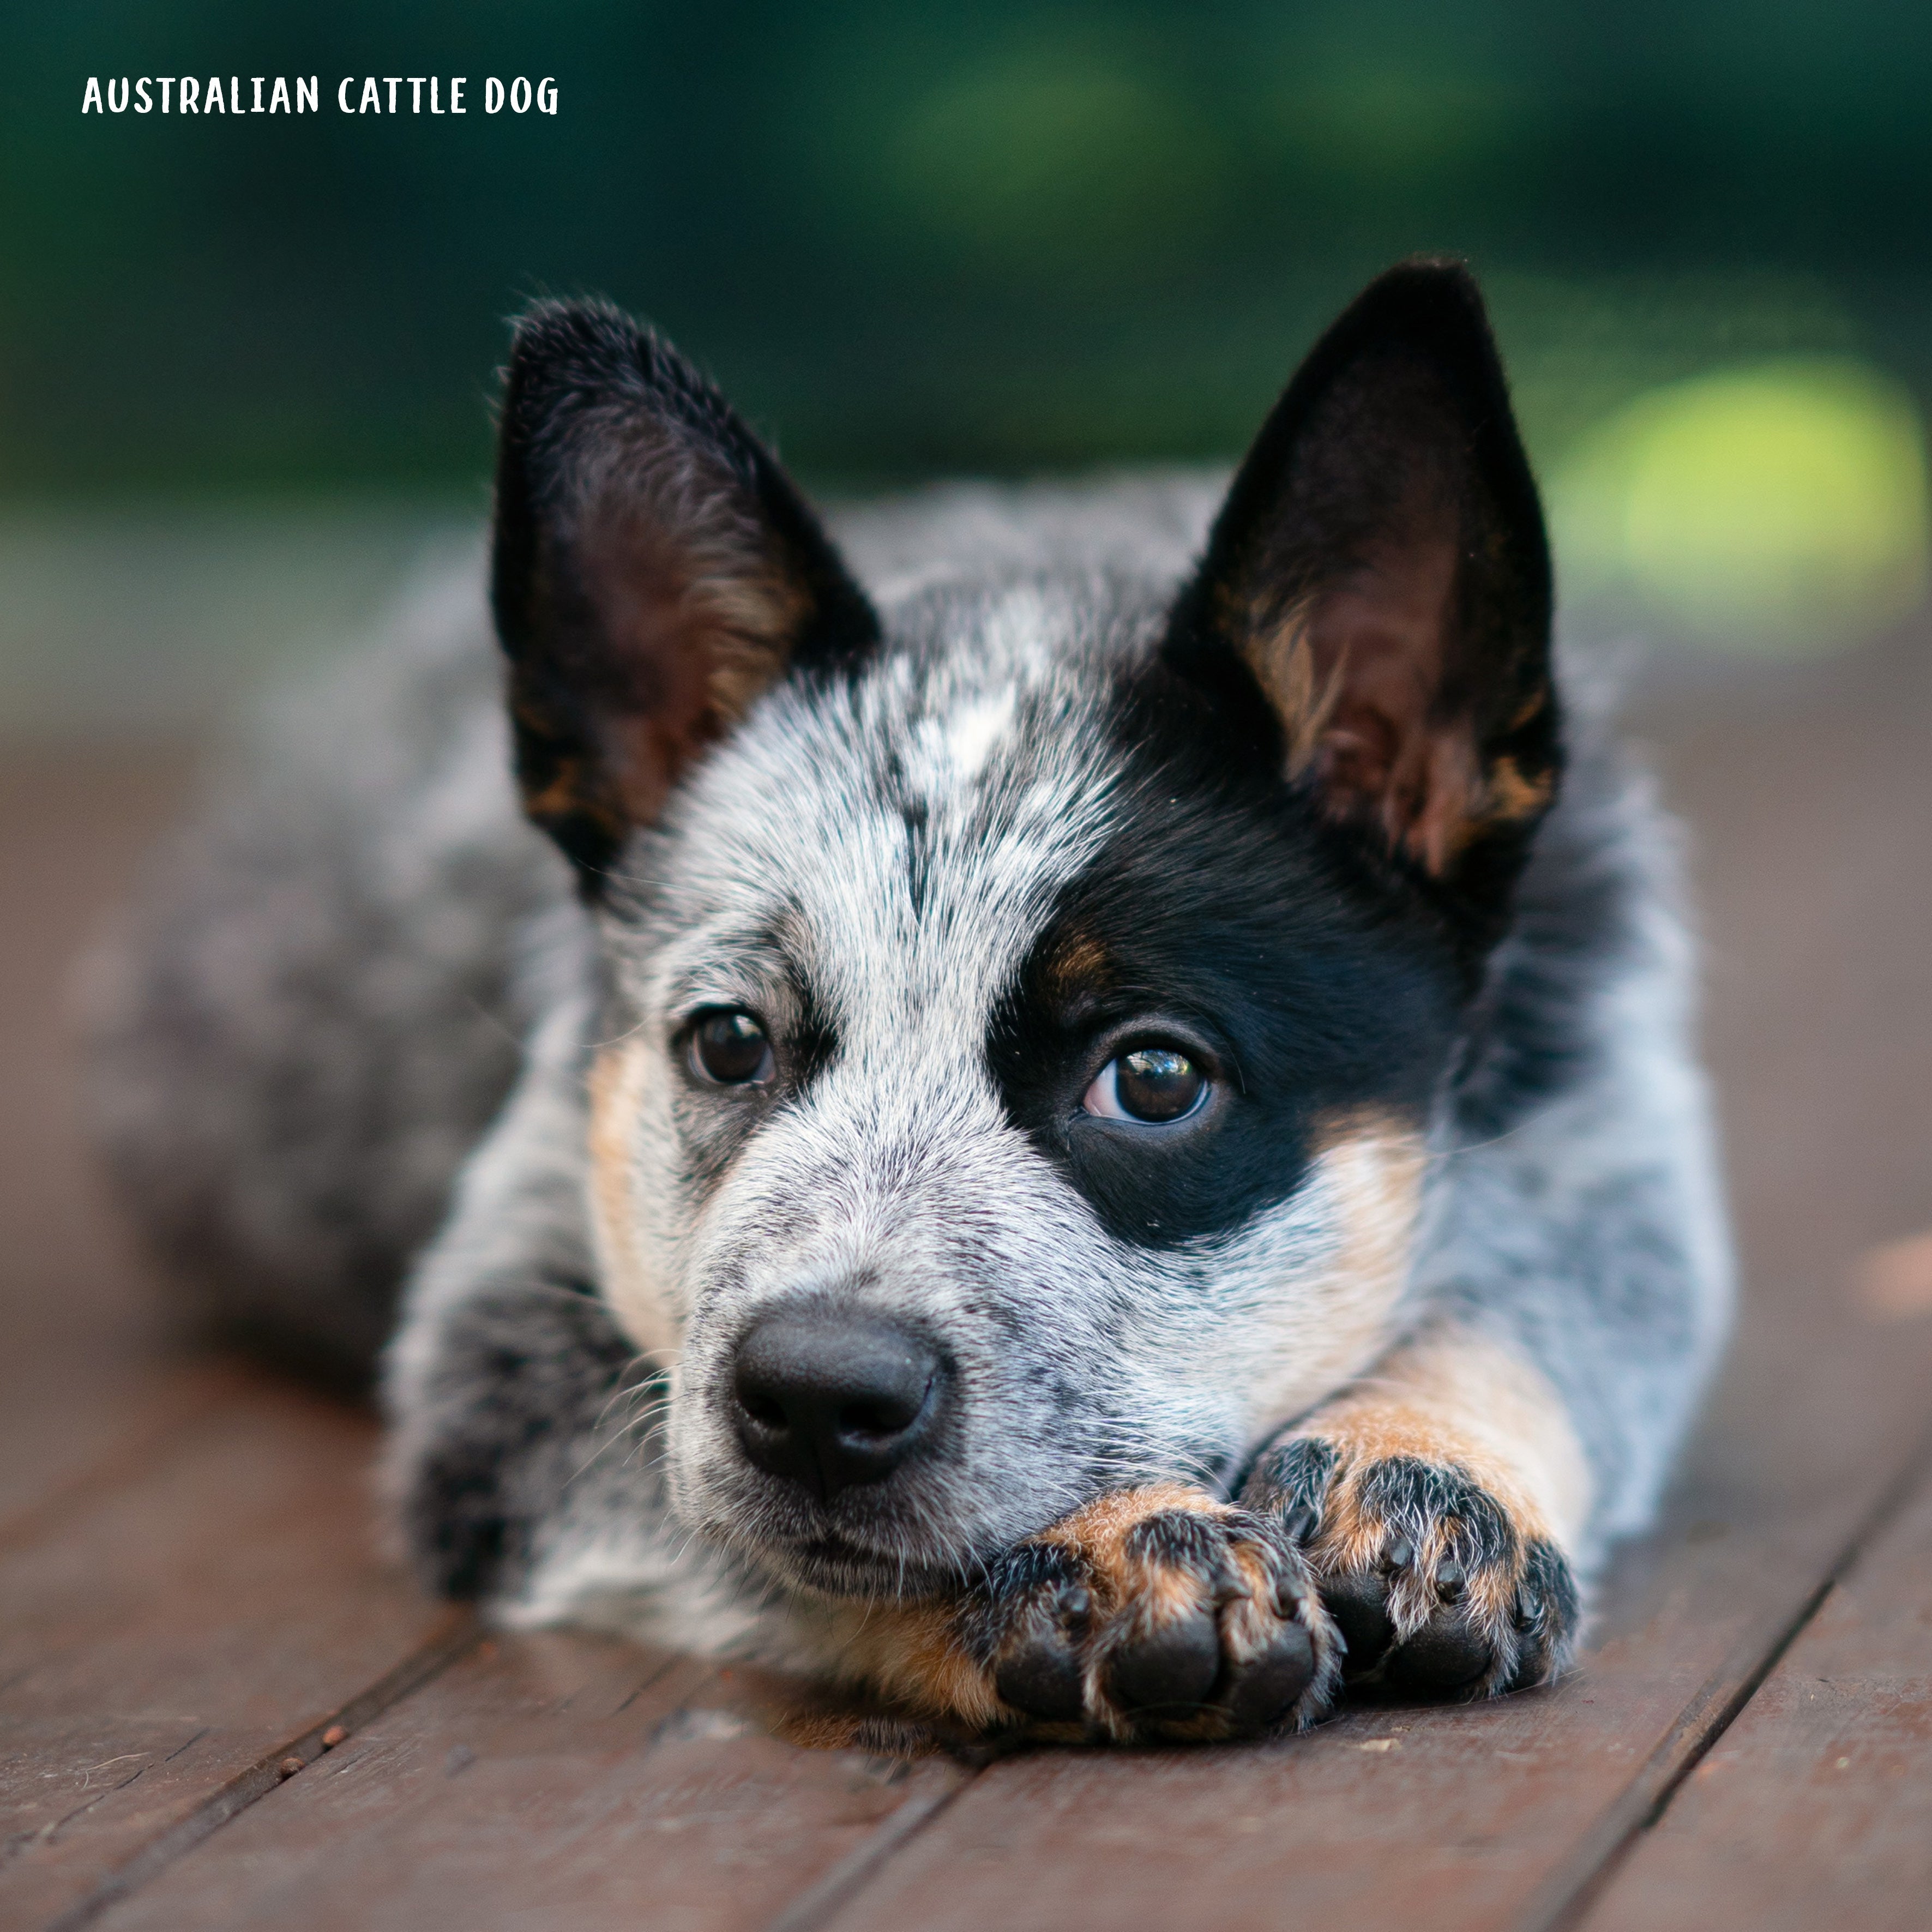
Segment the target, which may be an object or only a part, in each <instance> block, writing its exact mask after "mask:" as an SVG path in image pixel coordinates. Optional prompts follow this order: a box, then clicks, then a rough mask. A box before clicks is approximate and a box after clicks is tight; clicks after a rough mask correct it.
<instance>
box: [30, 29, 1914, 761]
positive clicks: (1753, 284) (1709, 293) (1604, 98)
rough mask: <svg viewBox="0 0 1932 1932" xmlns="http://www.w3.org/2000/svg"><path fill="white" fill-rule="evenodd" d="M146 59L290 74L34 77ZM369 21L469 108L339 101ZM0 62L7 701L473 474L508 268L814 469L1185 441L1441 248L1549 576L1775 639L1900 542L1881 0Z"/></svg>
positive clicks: (96, 664)
mask: <svg viewBox="0 0 1932 1932" xmlns="http://www.w3.org/2000/svg"><path fill="white" fill-rule="evenodd" d="M141 74H148V75H160V74H171V75H178V74H193V75H197V76H202V77H205V76H207V75H209V74H220V75H223V76H226V75H229V74H235V75H239V76H240V77H242V80H243V86H244V88H245V89H246V87H247V86H248V79H249V77H252V76H254V75H256V74H262V75H264V76H270V77H272V76H275V75H277V74H284V75H287V76H290V77H293V76H296V75H297V74H302V75H307V74H319V75H320V77H321V80H322V96H323V112H321V113H319V114H315V115H306V116H303V117H301V118H291V117H288V116H282V115H276V116H268V115H262V116H248V117H239V118H227V117H223V116H218V115H216V116H208V115H204V116H199V117H183V116H181V115H178V114H176V115H170V116H167V117H163V115H160V114H159V113H151V114H148V115H145V116H142V115H136V114H134V113H131V112H129V113H121V114H118V115H114V114H110V115H91V114H90V115H85V116H83V114H82V113H81V111H80V110H81V102H82V96H83V88H84V86H85V84H86V80H87V78H88V77H89V76H90V75H95V76H98V77H101V79H102V80H103V82H104V83H105V82H106V81H107V80H109V79H110V78H111V77H121V76H129V77H132V76H136V75H141ZM365 74H378V75H387V74H401V75H404V76H407V75H410V74H421V75H428V74H437V75H440V76H444V77H447V76H449V75H452V74H463V75H466V76H468V77H470V92H469V104H470V108H471V111H470V112H469V113H468V114H467V115H464V116H463V117H461V118H455V117H451V116H447V115H446V116H444V117H442V118H431V117H430V116H429V115H428V114H427V113H425V114H423V115H410V114H409V113H403V114H401V115H398V116H397V117H395V118H389V117H388V116H386V115H385V116H377V115H362V116H344V115H341V113H338V112H337V111H336V110H335V88H336V83H337V82H338V80H340V79H341V77H344V76H345V75H355V76H362V75H365ZM491 74H494V75H499V76H501V77H504V78H505V79H508V78H509V77H514V76H515V75H517V74H523V75H526V76H528V77H530V78H531V79H532V80H535V79H537V78H538V77H542V76H551V77H554V78H555V80H556V83H557V86H558V89H559V98H560V111H559V113H557V114H556V115H554V116H546V115H541V114H538V113H528V114H526V115H520V116H519V115H514V114H513V113H508V112H505V113H500V114H498V115H493V116H492V115H486V114H484V113H482V112H481V111H480V109H481V101H480V99H479V98H478V97H479V95H480V92H481V79H482V77H484V76H486V75H491ZM0 87H3V88H4V91H5V114H4V116H0V345H3V346H4V353H0V573H4V576H5V581H6V582H7V584H8V585H9V586H10V595H9V597H8V598H7V610H6V613H5V616H0V703H5V706H6V709H7V716H8V718H9V719H10V721H12V722H13V723H14V724H16V725H17V726H20V727H23V728H25V727H28V726H30V725H32V724H34V723H35V722H36V721H41V722H46V721H58V720H59V719H60V718H63V717H65V715H67V713H68V712H70V711H72V712H74V713H75V715H80V713H81V712H86V715H87V716H88V717H89V718H92V719H95V720H96V721H98V720H99V719H101V718H110V719H112V718H124V720H125V721H136V722H138V721H141V720H143V719H155V718H167V717H170V716H172V715H173V714H172V712H170V710H169V706H174V707H175V710H177V711H180V712H181V715H184V716H185V715H187V712H188V711H189V710H191V709H192V708H193V705H194V704H195V703H199V702H200V701H201V698H200V697H199V696H198V695H197V694H199V693H201V692H202V691H204V688H212V685H211V680H212V682H213V684H219V683H220V682H221V678H220V676H217V674H216V673H217V671H219V670H220V667H222V666H224V665H226V664H229V662H230V661H233V662H235V663H238V664H239V663H240V662H242V661H243V660H244V659H246V660H248V661H251V662H252V661H254V658H255V657H256V656H257V655H260V654H261V653H263V652H266V653H268V654H269V655H273V654H274V653H275V652H278V651H280V652H295V651H299V650H302V649H307V648H308V647H309V642H310V641H311V640H313V639H314V637H319V636H320V635H321V634H323V633H324V632H326V631H329V630H330V629H331V628H339V627H340V626H341V625H342V624H343V623H344V622H349V621H353V619H355V618H356V616H359V615H360V614H362V612H363V611H364V610H365V608H366V607H367V605H368V603H369V602H370V601H371V599H372V598H374V596H375V595H377V593H378V592H379V591H380V589H382V588H383V586H386V585H387V584H388V583H390V582H392V581H393V580H394V577H395V574H396V571H398V568H400V567H401V564H402V562H403V561H404V559H405V558H406V557H407V555H408V554H409V553H410V552H412V551H413V550H414V549H415V548H416V547H417V546H418V545H419V544H420V543H421V542H422V541H424V540H425V538H430V537H433V536H434V535H435V533H437V532H439V531H442V530H446V529H447V530H455V529H463V528H466V527H467V526H469V525H471V524H472V523H474V521H475V519H476V517H478V515H479V514H481V508H482V506H483V504H484V478H486V475H487V466H488V444H489V423H488V400H489V398H490V394H491V391H492V387H493V371H494V368H495V367H496V364H497V362H498V361H499V358H500V356H501V354H502V348H503V344H504V341H505V332H504V328H503V318H504V317H505V316H506V315H508V314H510V313H511V312H512V311H514V309H515V308H516V307H517V305H519V304H520V303H521V302H523V301H525V300H526V299H528V298H529V297H530V296H532V295H534V294H537V293H571V292H575V291H581V290H592V291H596V292H599V293H607V294H609V295H611V296H614V297H615V298H616V299H618V300H619V301H621V302H623V303H625V304H626V305H628V306H630V307H631V308H634V309H636V310H637V311H640V312H642V313H643V314H647V315H649V317H652V319H653V320H655V321H656V322H658V323H659V324H660V325H661V326H662V327H663V328H664V329H666V330H667V332H669V333H670V335H673V337H674V338H676V340H677V341H679V343H680V344H682V346H683V347H685V348H686V349H687V350H689V351H690V352H691V353H693V354H694V356H696V357H697V359H698V360H699V361H700V362H702V363H703V364H704V365H706V367H708V368H709V369H710V370H711V371H712V373H713V374H715V375H716V376H717V377H718V379H719V380H720V381H721V383H723V384H724V386H725V387H726V388H727V390H728V391H729V392H730V394H731V395H733V397H734V398H735V399H736V400H737V401H738V402H739V404H740V405H741V407H742V408H743V409H744V410H745V411H746V413H748V415H749V416H751V418H752V419H754V421H755V422H757V423H758V424H759V425H760V426H762V427H763V428H766V430H767V431H769V432H770V433H771V434H772V435H774V436H775V438H776V439H777V440H778V443H779V444H780V446H781V448H782V449H783V451H784V454H785V455H786V457H787V460H789V461H790V463H792V465H793V466H794V468H796V469H797V470H798V471H799V472H800V473H801V474H802V475H804V476H805V478H806V479H807V480H808V481H809V482H811V483H812V484H814V485H816V486H817V487H820V488H821V489H823V490H832V491H843V492H850V491H853V490H869V489H873V488H877V487H883V486H886V485H889V484H895V483H898V482H901V481H908V480H912V479H916V478H919V477H922V476H926V475H932V474H935V473H938V472H977V473H982V474H991V475H1019V474H1023V473H1028V472H1034V471H1036V470H1039V469H1060V470H1064V469H1082V468H1088V467H1091V466H1100V465H1111V464H1117V463H1148V462H1154V461H1167V460H1183V461H1189V462H1193V461H1199V460H1221V459H1226V458H1232V457H1233V456H1235V455H1238V453H1239V451H1240V449H1241V447H1242V446H1243V445H1244V443H1245V441H1246V440H1247V437H1249V436H1250V434H1252V432H1253V429H1254V428H1255V427H1256V425H1257V424H1258V423H1259V420H1260V419H1261V417H1262V414H1263V413H1264V412H1265V410H1266V409H1267V407H1268V404H1269V402H1270V401H1271V398H1273V396H1274V394H1275V392H1277V390H1278V389H1279V388H1280V385H1281V383H1282V382H1283V380H1285V378H1286V376H1287V374H1289V371H1290V370H1291V368H1292V365H1293V363H1294V362H1295V359H1296V357H1297V356H1298V355H1299V353H1301V350H1303V349H1304V347H1306V345H1307V342H1308V341H1309V339H1310V337H1311V336H1312V335H1313V333H1314V332H1315V331H1316V329H1319V326H1321V324H1322V322H1323V321H1324V320H1325V319H1326V318H1327V317H1328V315H1329V314H1331V313H1332V311H1334V309H1335V308H1337V306H1338V305H1340V303H1342V302H1344V301H1346V299H1347V298H1348V297H1349V295H1350V294H1351V293H1352V292H1353V290H1355V287H1357V286H1358V284H1360V283H1361V282H1362V281H1364V280H1365V279H1366V278H1367V277H1368V276H1369V275H1372V274H1373V273H1374V272H1376V270H1377V269H1379V268H1380V267H1382V266H1385V264H1386V263H1388V262H1389V261H1391V260H1394V259H1395V258H1396V257H1400V256H1401V255H1403V254H1407V253H1409V252H1412V251H1416V250H1421V249H1427V250H1432V251H1454V252H1457V253H1460V254H1466V255H1467V256H1468V257H1470V259H1471V260H1472V261H1473V263H1475V266H1476V267H1477V269H1478V272H1480V273H1481V275H1482V276H1483V277H1484V281H1485V283H1486V285H1487V287H1488V288H1489V290H1490V293H1491V296H1492V299H1493V305H1494V308H1495V311H1496V317H1497V322H1498V326H1499V331H1500V333H1501V335H1502V339H1503V343H1504V346H1505V351H1506V353H1508V356H1509V358H1510V360H1511V365H1512V368H1513V369H1514V374H1515V378H1516V382H1517V389H1518V393H1519V397H1520V403H1521V406H1522V410H1523V416H1524V419H1525V423H1526V429H1527V431H1528V433H1529V438H1530V441H1531V443H1532V452H1533V454H1534V455H1535V458H1536V460H1537V461H1538V466H1539V469H1540V470H1541V472H1542V474H1543V475H1544V479H1545V482H1546V485H1547V489H1548V491H1549V493H1550V497H1551V499H1552V505H1553V517H1554V521H1555V523H1556V528H1557V530H1558V533H1559V544H1560V557H1561V561H1562V567H1563V577H1564V589H1565V596H1566V601H1567V603H1568V607H1569V609H1570V610H1571V612H1572V613H1573V616H1574V618H1575V619H1576V620H1577V621H1579V622H1588V623H1590V624H1592V625H1596V626H1597V627H1598V628H1615V627H1616V626H1619V625H1634V626H1637V627H1638V628H1644V629H1646V630H1648V631H1652V632H1653V633H1655V634H1657V635H1658V636H1660V637H1667V638H1669V639H1672V640H1677V641H1678V643H1679V644H1680V645H1681V646H1682V647H1683V648H1685V649H1714V648H1715V649H1730V650H1735V649H1756V650H1759V651H1765V652H1783V653H1786V654H1790V653H1793V652H1805V651H1815V650H1820V649H1825V648H1827V647H1829V646H1835V645H1838V644H1841V643H1844V642H1846V641H1848V640H1855V639H1856V638H1858V637H1862V636H1865V635H1868V634H1872V633H1873V632H1875V631H1879V630H1881V629H1882V628H1884V627H1885V626H1886V625H1889V624H1891V623H1893V622H1895V621H1896V620H1897V619H1898V618H1899V617H1900V616H1901V615H1902V614H1903V613H1906V612H1907V611H1909V610H1911V609H1912V608H1913V607H1915V604H1916V603H1917V601H1918V599H1919V598H1920V597H1921V595H1922V592H1923V589H1924V576H1925V550H1926V540H1925V521H1926V513H1925V487H1924V452H1923V443H1922V437H1921V431H1920V415H1921V408H1922V406H1923V404H1924V401H1925V400H1926V399H1927V397H1928V396H1932V258H1929V257H1928V254H1927V246H1926V243H1925V239H1924V231H1925V226H1926V219H1927V217H1926V213H1925V211H1926V210H1927V207H1928V206H1932V113H1928V110H1927V98H1928V95H1932V11H1928V12H1927V13H1923V14H1921V13H1918V11H1917V10H1915V9H1912V8H1907V7H1899V6H1897V5H1881V4H1879V0H1840V4H1838V5H1835V6H1829V7H1828V6H1826V5H1820V4H1812V0H1805V4H1796V3H1795V0H1761V4H1759V5H1755V6H1752V7H1741V6H1734V5H1715V4H1708V0H1707V4H1702V5H1684V4H1682V0H1679V4H1676V5H1668V6H1667V5H1660V4H1656V0H1626V4H1625V5H1622V6H1621V7H1616V8H1614V9H1612V8H1594V9H1586V8H1580V7H1551V6H1547V5H1532V4H1528V0H1441V3H1440V4H1429V5H1418V4H1413V3H1412V0H1358V4H1352V5H1346V6H1343V5H1282V4H1275V5H1267V6H1262V5H1211V4H1209V5H1203V4H1198V0H1197V4H1193V5H1181V4H1173V0H1168V3H1167V4H1139V5H1133V4H1129V5H1107V6H1100V5H1010V4H1001V3H1000V0H993V4H983V5H979V6H977V7H974V8H972V9H970V10H967V9H956V8H940V7H928V6H920V5H911V4H907V0H900V4H898V5H883V4H854V5H844V6H840V7H778V6H774V5H769V4H768V0H766V4H757V0H751V4H745V5H739V6H737V7H729V8H708V9H697V8H692V7H669V6H663V5H649V4H637V0H630V4H616V0H553V4H550V5H544V6H542V7H536V6H530V5H511V4H508V0H466V4H463V5H457V4H455V0H389V4H382V5H377V4H374V3H373V0H341V4H337V5H331V6H329V7H326V8H324V7H284V8H282V9H279V10H269V9H265V8H263V7H260V6H259V5H242V4H240V0H175V4H173V5H151V4H150V5H139V4H134V0H119V4H115V0H100V4H95V5H88V6H85V7H68V8H60V9H55V8H46V7H42V8H34V9H28V8H27V7H23V6H20V5H13V6H12V7H9V8H7V10H6V12H5V15H4V23H0ZM404 101H405V103H407V89H404Z"/></svg>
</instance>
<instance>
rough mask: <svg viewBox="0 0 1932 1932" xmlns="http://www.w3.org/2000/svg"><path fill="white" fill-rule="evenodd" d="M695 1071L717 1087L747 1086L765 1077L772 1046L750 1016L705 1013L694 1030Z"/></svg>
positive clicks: (770, 1058) (693, 1055)
mask: <svg viewBox="0 0 1932 1932" xmlns="http://www.w3.org/2000/svg"><path fill="white" fill-rule="evenodd" d="M771 1068H772V1043H771V1041H770V1040H769V1039H768V1038H767V1037H766V1034H765V1030H764V1028H763V1027H761V1026H760V1025H759V1024H758V1022H757V1021H756V1020H754V1019H753V1018H752V1017H751V1015H750V1014H749V1013H706V1015H705V1016H704V1017H703V1019H700V1021H699V1022H697V1025H696V1026H695V1027H694V1028H693V1029H692V1030H691V1070H692V1072H693V1073H695V1074H696V1075H697V1077H698V1078H699V1079H700V1080H706V1081H709V1082H710V1083H711V1084H712V1085H713V1086H714V1087H746V1086H749V1085H751V1083H752V1082H754V1081H759V1080H763V1079H766V1078H767V1077H768V1076H769V1074H770V1073H771Z"/></svg>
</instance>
